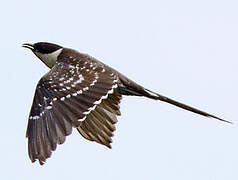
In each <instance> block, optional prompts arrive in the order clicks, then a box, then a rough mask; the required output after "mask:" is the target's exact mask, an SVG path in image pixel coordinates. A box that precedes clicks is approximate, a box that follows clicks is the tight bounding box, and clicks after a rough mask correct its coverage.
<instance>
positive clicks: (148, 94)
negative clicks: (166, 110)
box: [144, 89, 232, 124]
mask: <svg viewBox="0 0 238 180" xmlns="http://www.w3.org/2000/svg"><path fill="white" fill-rule="evenodd" d="M144 96H146V97H148V98H151V99H155V100H160V101H164V102H166V103H169V104H172V105H175V106H177V107H180V108H182V109H185V110H188V111H191V112H193V113H196V114H200V115H202V116H206V117H210V118H215V119H218V120H220V121H223V122H227V123H231V124H232V122H230V121H227V120H225V119H221V118H219V117H217V116H214V115H212V114H209V113H207V112H204V111H201V110H199V109H197V108H194V107H191V106H188V105H186V104H183V103H180V102H178V101H175V100H173V99H170V98H168V97H165V96H162V95H160V94H157V93H154V92H152V91H150V90H148V89H145V94H144Z"/></svg>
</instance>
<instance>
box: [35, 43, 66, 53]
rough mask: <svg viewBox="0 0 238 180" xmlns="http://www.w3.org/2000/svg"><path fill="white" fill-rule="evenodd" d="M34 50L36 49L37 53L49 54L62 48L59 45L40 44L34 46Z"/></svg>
mask: <svg viewBox="0 0 238 180" xmlns="http://www.w3.org/2000/svg"><path fill="white" fill-rule="evenodd" d="M33 48H34V51H36V52H40V53H43V54H49V53H52V52H55V51H57V50H58V49H60V48H62V47H61V46H59V45H57V44H52V43H47V42H38V43H35V44H34V45H33Z"/></svg>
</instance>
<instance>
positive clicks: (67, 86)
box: [26, 57, 121, 164]
mask: <svg viewBox="0 0 238 180" xmlns="http://www.w3.org/2000/svg"><path fill="white" fill-rule="evenodd" d="M70 58H73V57H70ZM74 61H77V63H75V64H74V63H71V64H70V63H67V62H57V63H56V65H55V66H54V67H53V68H52V69H51V70H50V71H49V72H48V73H47V74H46V75H45V76H43V77H42V78H41V80H40V81H39V83H38V84H37V87H36V91H35V96H34V100H33V104H32V108H31V111H30V116H29V120H28V127H27V132H26V137H27V138H28V152H29V157H30V159H31V161H32V162H34V161H35V160H37V159H38V160H39V162H40V164H43V163H44V162H45V160H46V159H47V158H48V157H50V156H51V153H52V151H54V150H55V149H56V146H57V144H62V143H63V142H64V141H65V137H66V136H67V135H69V134H71V132H72V127H79V126H80V127H82V128H79V129H82V130H79V131H80V133H81V134H82V135H83V136H84V137H86V135H84V134H88V132H89V131H90V132H91V133H94V132H92V131H91V130H89V131H87V130H85V128H86V127H87V128H95V127H94V125H92V126H91V124H92V122H93V123H99V122H102V123H101V124H98V126H99V127H98V126H97V128H99V129H100V128H101V129H103V128H104V129H103V130H102V132H103V133H104V132H106V133H109V131H110V130H109V131H106V130H105V127H107V125H106V124H105V123H106V121H110V119H113V120H115V117H114V116H113V115H112V114H114V113H115V112H116V113H117V115H118V114H119V112H120V111H119V106H117V105H118V104H119V99H120V98H121V96H120V95H118V93H116V92H117V83H118V77H117V75H116V74H114V73H113V72H112V71H111V70H110V69H109V68H108V69H107V68H105V67H104V66H103V65H102V64H100V63H97V62H96V61H85V60H78V59H76V58H75V59H73V61H72V62H74ZM110 94H111V95H110ZM108 97H110V98H109V100H108V101H104V99H107V98H108ZM108 102H109V103H110V102H112V104H111V105H104V104H107V103H108ZM115 108H116V109H115ZM91 112H93V113H91ZM110 113H111V115H109V114H110ZM98 114H100V115H98ZM104 115H105V117H106V120H105V119H104V117H103V116H104ZM95 117H97V118H96V120H97V121H96V122H94V121H95ZM99 117H100V118H99ZM91 119H92V121H91ZM85 120H87V121H88V123H89V124H87V125H85V124H86V121H85ZM84 122H85V123H84ZM113 123H114V122H112V124H113ZM104 126H105V127H104ZM99 129H97V133H101V131H100V130H99ZM108 136H109V137H110V135H108ZM86 138H87V139H90V140H95V141H97V142H99V143H101V144H105V145H107V144H108V143H105V142H104V141H101V140H98V139H97V138H96V139H93V138H92V136H91V135H88V136H87V137H86ZM103 138H105V137H103Z"/></svg>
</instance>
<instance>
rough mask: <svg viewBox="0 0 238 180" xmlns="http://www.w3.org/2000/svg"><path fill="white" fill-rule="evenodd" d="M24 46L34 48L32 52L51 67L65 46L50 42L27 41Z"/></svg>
mask: <svg viewBox="0 0 238 180" xmlns="http://www.w3.org/2000/svg"><path fill="white" fill-rule="evenodd" d="M22 47H24V48H28V49H30V50H32V52H33V53H34V54H35V55H36V56H37V57H38V58H39V59H40V60H41V61H42V62H43V63H44V64H45V65H46V66H48V67H49V68H52V67H53V66H54V65H55V63H56V60H57V57H58V56H59V55H60V53H61V51H62V50H63V47H61V46H59V45H57V44H52V43H48V42H37V43H35V44H28V43H25V44H23V45H22Z"/></svg>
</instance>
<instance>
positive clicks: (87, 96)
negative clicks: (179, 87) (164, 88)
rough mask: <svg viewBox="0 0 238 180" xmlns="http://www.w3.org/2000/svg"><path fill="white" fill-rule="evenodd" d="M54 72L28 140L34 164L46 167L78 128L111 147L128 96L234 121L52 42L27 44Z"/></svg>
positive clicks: (44, 83)
mask: <svg viewBox="0 0 238 180" xmlns="http://www.w3.org/2000/svg"><path fill="white" fill-rule="evenodd" d="M23 47H26V48H29V49H31V50H32V51H33V53H35V54H36V56H37V57H39V58H40V59H41V61H43V62H44V63H45V64H46V65H47V66H48V67H50V68H51V70H50V71H49V72H48V73H47V74H46V75H44V76H43V77H42V78H41V79H40V81H39V82H38V84H37V87H36V91H35V96H34V100H33V104H32V108H31V111H30V116H29V121H28V127H27V132H26V137H27V138H28V152H29V157H30V159H31V161H32V162H34V161H35V160H39V162H40V164H43V163H44V162H45V161H46V159H47V158H49V157H50V156H51V153H52V151H54V150H56V147H57V144H62V143H64V141H65V138H66V136H68V135H70V134H71V133H72V129H73V128H76V129H77V130H78V131H79V133H80V134H81V135H82V136H83V137H84V138H86V139H88V140H90V141H95V142H97V143H99V144H102V145H105V146H107V147H109V148H111V142H112V136H113V132H114V131H115V129H116V128H115V124H116V122H117V116H119V115H120V114H121V113H120V107H119V103H120V101H121V99H122V95H131V96H144V97H147V98H150V99H154V100H160V101H164V102H167V103H170V104H173V105H175V106H178V107H180V108H183V109H185V110H188V111H191V112H194V113H197V114H200V115H203V116H206V117H212V118H215V119H218V120H221V121H224V122H229V121H226V120H224V119H221V118H219V117H216V116H214V115H211V114H209V113H206V112H204V111H200V110H198V109H196V108H193V107H190V106H188V105H185V104H183V103H180V102H177V101H174V100H172V99H170V98H167V97H165V96H162V95H160V94H158V93H155V92H152V91H150V90H148V89H146V88H144V87H142V86H140V85H138V84H137V83H135V82H134V81H132V80H130V79H128V78H127V77H125V76H124V75H122V74H121V73H119V72H117V71H116V70H114V69H112V68H110V67H108V66H107V65H105V64H103V63H102V62H100V61H98V60H96V59H95V58H93V57H91V56H88V55H86V54H82V53H79V52H77V51H75V50H72V49H67V48H63V47H61V46H59V45H55V44H51V43H44V42H43V43H36V44H34V45H30V44H24V45H23Z"/></svg>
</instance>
